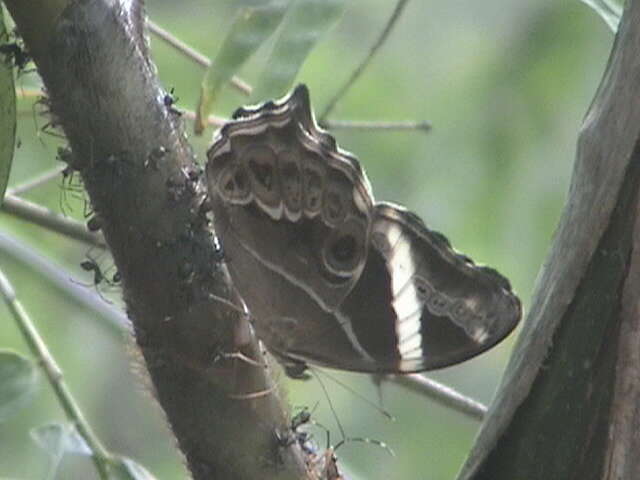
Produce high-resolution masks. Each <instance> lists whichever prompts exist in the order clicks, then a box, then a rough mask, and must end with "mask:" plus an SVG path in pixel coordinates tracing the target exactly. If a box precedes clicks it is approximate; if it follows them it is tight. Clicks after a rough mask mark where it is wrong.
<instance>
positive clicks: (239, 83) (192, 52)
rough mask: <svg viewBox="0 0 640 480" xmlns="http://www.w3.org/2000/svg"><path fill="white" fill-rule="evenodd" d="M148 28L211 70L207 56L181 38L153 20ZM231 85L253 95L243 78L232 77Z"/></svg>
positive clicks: (149, 21) (149, 22) (148, 23)
mask: <svg viewBox="0 0 640 480" xmlns="http://www.w3.org/2000/svg"><path fill="white" fill-rule="evenodd" d="M147 26H148V27H149V30H150V31H151V32H152V33H153V34H155V35H156V36H157V37H158V38H159V39H161V40H163V41H164V42H165V43H167V44H168V45H170V46H171V47H173V48H174V49H176V50H177V51H179V52H180V53H183V54H184V55H186V56H187V57H189V58H190V59H191V60H193V61H194V62H196V63H197V64H198V65H200V66H202V67H205V68H209V67H210V66H211V60H209V58H207V56H205V55H203V54H202V53H200V52H198V51H197V50H196V49H195V48H193V47H190V46H189V45H187V44H186V43H184V42H183V41H182V40H180V39H179V38H176V37H175V36H174V35H172V34H171V33H169V32H168V31H167V30H165V29H164V28H162V27H161V26H160V25H158V24H157V23H155V22H152V21H151V20H147ZM231 85H233V86H234V87H236V89H238V90H239V91H240V92H242V93H244V94H245V95H247V96H249V95H251V85H249V84H248V83H247V82H245V81H244V80H242V79H241V78H238V77H236V76H233V77H231Z"/></svg>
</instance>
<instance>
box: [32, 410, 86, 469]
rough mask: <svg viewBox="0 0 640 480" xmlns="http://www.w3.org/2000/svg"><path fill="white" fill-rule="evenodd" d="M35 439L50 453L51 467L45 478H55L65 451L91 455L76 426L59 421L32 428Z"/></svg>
mask: <svg viewBox="0 0 640 480" xmlns="http://www.w3.org/2000/svg"><path fill="white" fill-rule="evenodd" d="M30 433H31V438H32V439H33V441H34V442H35V443H36V444H37V445H38V446H39V447H40V448H42V449H43V450H44V451H45V452H47V453H48V454H49V467H48V469H47V470H48V472H47V476H46V477H45V478H47V479H49V478H51V479H53V478H55V476H56V472H57V470H58V466H59V465H60V461H61V460H62V457H63V456H64V455H65V453H76V454H79V455H84V456H91V454H92V452H91V449H90V448H89V446H88V445H87V443H86V442H85V441H84V438H82V437H81V436H80V434H79V433H78V432H77V430H76V429H75V427H74V426H73V425H70V424H63V423H58V422H52V423H47V424H45V425H41V426H39V427H36V428H34V429H33V430H31V432H30Z"/></svg>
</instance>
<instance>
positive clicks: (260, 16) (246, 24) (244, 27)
mask: <svg viewBox="0 0 640 480" xmlns="http://www.w3.org/2000/svg"><path fill="white" fill-rule="evenodd" d="M289 4H290V0H272V1H269V2H266V3H264V4H263V5H260V6H255V7H243V8H241V9H240V10H239V12H238V15H237V16H236V18H235V20H234V22H233V24H232V25H231V30H230V31H229V33H228V34H227V36H226V38H225V39H224V41H223V43H222V46H221V47H220V51H219V52H218V54H217V55H216V56H215V58H214V60H213V62H212V63H211V66H210V67H209V69H208V70H207V72H206V73H205V76H204V79H203V81H202V87H201V89H200V100H199V101H198V107H197V109H196V122H195V126H194V130H195V132H196V133H197V134H200V133H202V131H203V130H204V128H205V127H206V125H207V117H208V116H209V113H210V112H211V108H212V106H213V103H214V102H215V100H216V97H217V96H218V93H219V92H220V89H221V88H222V87H223V86H224V85H225V84H226V83H227V82H228V81H229V79H230V78H231V77H232V76H233V75H234V74H235V73H236V72H237V71H238V70H239V69H240V67H242V65H243V64H244V63H245V62H246V61H247V60H248V59H249V57H250V56H251V55H252V54H253V53H254V52H255V51H256V50H257V49H258V47H260V45H262V44H263V43H264V42H265V41H266V40H267V39H268V38H269V37H270V36H271V35H272V34H273V32H274V31H275V30H276V28H278V25H280V22H281V21H282V18H283V17H284V14H285V12H286V11H287V8H288V6H289Z"/></svg>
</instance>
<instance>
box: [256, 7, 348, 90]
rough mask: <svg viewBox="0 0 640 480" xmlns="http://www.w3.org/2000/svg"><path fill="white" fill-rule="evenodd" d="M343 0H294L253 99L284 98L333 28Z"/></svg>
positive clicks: (338, 16) (340, 12)
mask: <svg viewBox="0 0 640 480" xmlns="http://www.w3.org/2000/svg"><path fill="white" fill-rule="evenodd" d="M345 6H346V4H345V1H344V0H294V2H293V3H292V5H291V8H290V9H289V11H288V12H287V16H286V17H285V20H284V22H283V24H282V28H281V31H280V34H279V36H278V39H277V40H276V44H275V45H274V47H273V51H272V52H271V55H270V57H269V60H268V61H267V67H266V68H265V70H264V71H263V73H262V75H261V77H260V79H259V80H258V83H257V85H256V88H255V90H254V94H253V95H252V98H253V99H254V100H255V101H263V100H266V99H267V98H276V97H280V96H282V95H284V94H285V93H286V91H287V90H288V89H289V88H290V87H291V85H292V84H293V81H294V79H295V77H296V75H297V74H298V72H299V71H300V68H301V67H302V64H303V63H304V61H305V60H306V59H307V57H308V56H309V54H310V53H311V50H313V48H314V47H315V46H316V45H317V43H318V42H319V41H320V39H321V38H322V37H323V36H324V34H325V33H327V32H328V31H329V29H330V28H331V27H332V26H333V25H335V23H336V22H337V21H338V19H339V18H340V17H341V16H342V14H343V13H344V9H345Z"/></svg>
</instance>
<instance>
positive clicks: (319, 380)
mask: <svg viewBox="0 0 640 480" xmlns="http://www.w3.org/2000/svg"><path fill="white" fill-rule="evenodd" d="M310 369H311V374H312V375H313V376H314V377H315V379H316V380H317V381H318V384H319V385H320V388H322V391H323V392H324V396H325V397H326V398H327V402H329V408H330V409H331V413H332V414H333V418H334V419H335V420H336V424H337V425H338V429H339V430H340V435H341V436H342V438H346V435H345V434H344V428H342V423H340V419H339V418H338V414H337V413H336V409H335V407H334V406H333V402H332V401H331V397H330V396H329V391H328V390H327V387H326V386H325V385H324V382H323V381H322V380H321V379H320V376H318V375H317V373H318V370H316V369H315V368H310ZM326 430H327V439H328V436H329V430H328V429H326Z"/></svg>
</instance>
